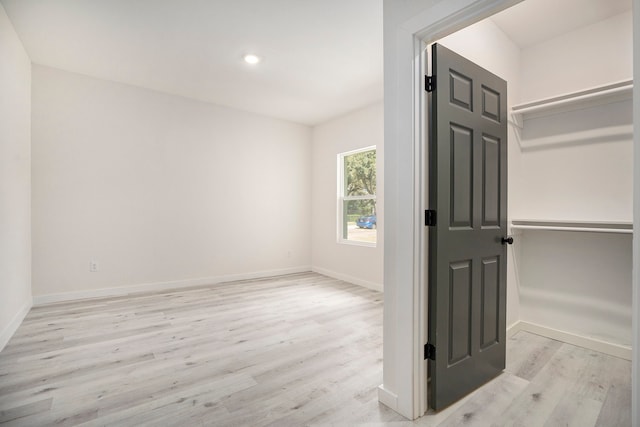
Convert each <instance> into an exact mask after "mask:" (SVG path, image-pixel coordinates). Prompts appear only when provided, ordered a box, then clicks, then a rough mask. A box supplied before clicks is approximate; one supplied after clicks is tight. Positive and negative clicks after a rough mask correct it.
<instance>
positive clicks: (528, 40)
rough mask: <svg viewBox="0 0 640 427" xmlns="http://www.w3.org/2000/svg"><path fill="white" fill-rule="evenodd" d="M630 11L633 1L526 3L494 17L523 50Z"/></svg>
mask: <svg viewBox="0 0 640 427" xmlns="http://www.w3.org/2000/svg"><path fill="white" fill-rule="evenodd" d="M628 10H631V0H525V1H523V2H522V3H519V4H517V5H516V6H514V7H512V8H510V9H507V10H505V11H503V12H501V13H499V14H497V15H494V16H492V17H491V20H492V21H493V22H494V23H495V24H496V25H498V27H500V29H501V30H502V31H503V32H504V33H505V34H507V36H509V38H510V39H511V40H512V41H513V42H514V43H515V44H517V45H518V46H519V47H520V48H521V49H524V48H527V47H529V46H533V45H535V44H538V43H541V42H543V41H546V40H549V39H552V38H554V37H557V36H559V35H561V34H564V33H567V32H569V31H572V30H576V29H578V28H580V27H584V26H587V25H590V24H594V23H596V22H598V21H602V20H604V19H607V18H610V17H612V16H615V15H619V14H621V13H623V12H626V11H628Z"/></svg>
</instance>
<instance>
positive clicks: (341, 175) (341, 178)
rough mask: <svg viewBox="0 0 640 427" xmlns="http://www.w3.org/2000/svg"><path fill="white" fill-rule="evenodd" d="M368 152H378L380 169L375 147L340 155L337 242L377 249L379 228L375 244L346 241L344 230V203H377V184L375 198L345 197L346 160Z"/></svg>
mask: <svg viewBox="0 0 640 427" xmlns="http://www.w3.org/2000/svg"><path fill="white" fill-rule="evenodd" d="M366 151H376V169H377V167H378V157H377V154H378V151H377V148H376V146H375V145H370V146H368V147H364V148H358V149H357V150H351V151H346V152H344V153H340V154H338V166H337V170H338V179H337V181H338V192H337V194H338V198H337V206H338V209H336V211H337V213H338V218H337V222H336V224H337V227H336V231H337V241H338V243H342V244H346V245H355V246H368V247H373V248H375V247H376V245H377V244H378V234H377V233H378V231H377V227H376V241H375V242H361V241H358V240H349V239H345V238H344V235H343V228H344V222H343V221H344V202H345V201H349V200H374V201H377V193H378V186H377V184H376V194H375V195H373V196H345V195H344V189H345V176H344V175H345V174H344V158H345V157H348V156H352V155H354V154H358V153H364V152H366ZM376 177H377V173H376Z"/></svg>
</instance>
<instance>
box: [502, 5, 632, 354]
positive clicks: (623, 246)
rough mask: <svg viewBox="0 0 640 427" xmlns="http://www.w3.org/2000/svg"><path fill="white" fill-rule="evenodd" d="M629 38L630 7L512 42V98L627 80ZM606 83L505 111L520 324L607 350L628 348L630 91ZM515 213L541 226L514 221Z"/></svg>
mask: <svg viewBox="0 0 640 427" xmlns="http://www.w3.org/2000/svg"><path fill="white" fill-rule="evenodd" d="M632 40H633V38H632V17H631V12H630V11H629V12H628V13H624V14H622V15H618V16H615V17H613V18H610V19H607V20H604V21H601V22H599V23H596V24H594V25H590V26H588V27H584V28H582V29H579V30H576V31H573V32H569V33H567V34H565V35H562V36H560V37H557V38H555V39H552V40H549V41H546V42H544V43H541V44H539V45H536V46H532V47H529V48H526V49H523V50H521V53H520V59H521V69H522V72H521V85H522V87H521V90H520V94H521V97H522V98H521V99H520V104H521V105H522V104H526V103H529V102H531V101H536V100H540V99H544V98H553V97H557V96H559V95H563V94H567V93H571V92H576V91H582V90H585V89H589V88H595V87H602V86H606V85H610V84H612V83H615V82H620V81H630V80H631V78H632V72H633V69H632ZM623 87H624V86H623ZM627 87H630V85H627ZM608 92H610V93H611V94H610V95H606V93H607V92H597V91H596V92H594V94H593V95H594V96H590V97H587V101H586V102H585V100H584V99H583V101H579V100H576V101H575V102H574V101H572V102H566V105H565V106H563V107H561V108H549V109H546V110H538V111H535V112H532V113H531V114H528V115H515V116H514V120H515V121H517V122H518V123H519V124H521V126H522V127H521V128H520V127H517V130H518V132H517V135H518V136H519V138H518V139H517V141H514V143H512V144H511V145H510V148H512V149H513V148H515V149H519V150H520V152H521V161H522V163H521V168H522V169H521V171H520V175H521V177H522V178H523V179H522V181H521V182H520V188H519V190H518V191H520V192H521V195H522V197H520V198H519V201H520V203H518V204H517V205H516V206H513V208H512V209H511V211H510V214H511V215H510V216H511V220H512V221H513V222H514V224H515V225H514V229H513V233H514V234H516V242H517V243H518V246H519V248H518V249H517V253H518V256H517V257H516V262H517V265H516V268H517V269H518V273H519V274H518V277H519V280H520V283H519V289H520V320H521V321H522V322H524V323H525V326H533V328H534V329H535V328H536V327H542V329H541V332H544V333H548V334H551V335H553V334H555V333H556V332H558V331H559V333H558V334H557V336H558V338H564V339H567V340H569V341H571V340H574V341H577V342H579V341H580V340H581V339H583V338H588V339H591V340H596V341H603V342H605V343H609V344H614V347H615V346H621V347H622V351H621V352H619V353H616V354H620V355H622V356H626V355H628V356H629V357H630V351H629V350H628V348H629V347H630V345H631V271H632V258H631V240H632V234H631V233H630V231H631V230H630V229H629V228H630V227H631V222H632V217H633V209H632V204H633V198H632V191H633V142H632V132H633V131H632V109H631V91H630V90H625V89H623V88H617V89H614V90H611V89H610V90H609V91H608ZM589 98H591V100H589ZM594 99H595V100H594ZM517 108H518V107H517V106H516V109H517ZM518 220H535V221H534V222H531V223H526V224H529V226H531V225H533V226H536V225H537V226H539V227H540V228H549V230H535V229H525V230H522V229H518V228H517V227H518V225H517V224H518ZM555 221H563V222H568V223H570V224H563V225H570V226H571V227H569V228H575V231H559V230H557V229H556V226H557V225H558V224H554V222H555ZM520 224H522V223H520ZM594 227H603V228H605V229H610V230H608V231H606V232H602V231H599V232H596V231H588V230H587V229H589V230H591V229H593V228H594ZM618 228H623V230H618ZM527 324H529V325H527ZM624 347H626V348H627V351H624ZM609 350H613V351H614V353H615V352H616V349H615V348H613V349H611V348H610V347H609Z"/></svg>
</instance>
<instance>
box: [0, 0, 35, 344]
mask: <svg viewBox="0 0 640 427" xmlns="http://www.w3.org/2000/svg"><path fill="white" fill-rule="evenodd" d="M0 94H1V95H0V350H2V348H3V347H4V346H5V345H6V343H7V341H8V340H9V338H11V336H12V335H13V333H14V332H15V330H16V329H17V328H18V326H19V325H20V323H21V322H22V319H23V318H24V316H25V315H26V313H27V312H28V310H29V308H30V307H31V175H30V174H31V172H30V170H31V141H30V139H31V60H30V59H29V56H27V53H26V52H25V50H24V48H23V47H22V43H21V42H20V40H19V39H18V36H17V34H16V33H15V31H14V29H13V26H12V25H11V22H10V21H9V18H8V17H7V14H6V13H5V10H4V8H3V7H2V5H0Z"/></svg>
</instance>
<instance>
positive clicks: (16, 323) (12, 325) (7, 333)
mask: <svg viewBox="0 0 640 427" xmlns="http://www.w3.org/2000/svg"><path fill="white" fill-rule="evenodd" d="M32 306H33V302H32V301H31V300H29V301H28V302H27V303H26V304H25V305H23V306H22V308H21V309H20V310H18V312H17V313H16V314H15V316H13V319H11V322H9V324H8V325H7V326H6V327H5V328H4V329H3V330H2V332H0V351H2V350H3V349H4V347H5V346H6V345H7V343H8V342H9V340H10V339H11V337H12V336H13V334H15V333H16V331H17V330H18V328H19V327H20V325H21V324H22V321H23V320H24V318H25V316H26V315H27V314H28V313H29V310H31V307H32Z"/></svg>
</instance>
